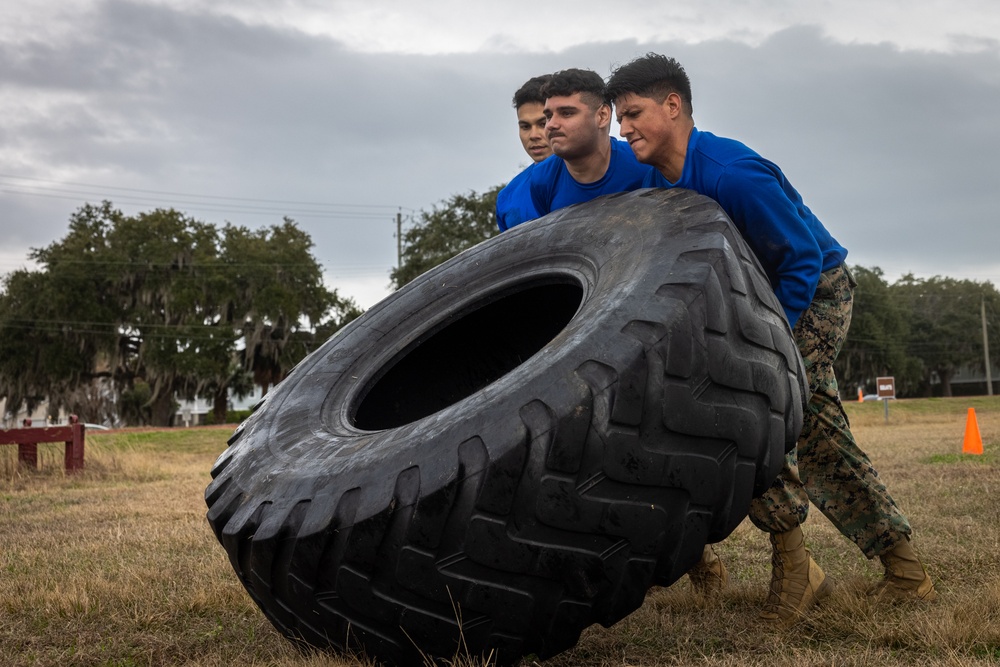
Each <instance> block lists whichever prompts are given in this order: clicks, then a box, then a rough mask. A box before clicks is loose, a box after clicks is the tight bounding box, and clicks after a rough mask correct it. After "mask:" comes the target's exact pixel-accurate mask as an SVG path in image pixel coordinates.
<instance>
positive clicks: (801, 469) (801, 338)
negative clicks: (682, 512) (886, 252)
mask: <svg viewBox="0 0 1000 667" xmlns="http://www.w3.org/2000/svg"><path fill="white" fill-rule="evenodd" d="M855 284H856V283H855V282H854V278H853V276H851V274H850V271H849V269H847V267H846V265H842V266H840V267H837V268H835V269H831V270H829V271H827V272H825V273H823V274H822V276H820V281H819V284H818V285H817V286H816V294H815V296H814V297H813V300H812V303H811V304H810V305H809V308H808V309H807V310H806V311H805V312H804V313H803V314H802V316H801V317H800V318H799V320H798V322H797V323H796V325H795V330H794V332H793V333H794V335H795V342H796V344H798V346H799V352H800V353H801V354H802V359H803V360H804V362H805V369H806V376H807V377H808V379H809V389H810V392H811V396H810V398H809V403H808V405H807V409H806V413H805V423H804V424H803V427H802V433H801V435H800V436H799V440H798V443H797V445H796V448H795V449H793V450H792V451H791V452H790V453H789V454H788V455H787V457H786V458H785V466H784V468H782V471H781V474H779V475H778V478H777V479H776V480H775V481H774V483H773V484H772V485H771V486H770V488H768V490H767V491H765V492H764V494H763V495H761V496H760V497H758V498H755V499H754V501H753V503H752V504H751V506H750V520H751V521H753V523H754V525H756V526H757V527H758V528H760V529H761V530H764V531H767V532H769V533H783V532H785V531H788V530H791V529H793V528H795V527H796V526H798V525H800V524H802V523H805V520H806V516H807V515H808V513H809V501H810V500H811V501H812V502H813V504H814V505H816V507H818V508H819V510H820V511H821V512H823V514H825V515H826V516H827V517H828V518H829V519H830V521H832V522H833V524H834V525H835V526H836V527H837V529H838V530H840V532H841V533H843V534H844V535H845V536H846V537H847V538H849V539H850V540H852V541H853V542H854V543H855V544H857V545H858V547H859V548H860V549H861V551H863V552H864V554H865V555H866V556H867V557H868V558H874V557H876V556H878V555H879V554H882V553H884V552H886V551H888V550H889V549H891V548H892V547H893V546H894V545H895V544H896V543H898V542H899V541H900V540H901V539H903V537H909V535H910V532H911V531H910V523H909V521H907V519H906V517H905V516H904V515H903V513H902V512H901V511H900V510H899V508H898V507H897V506H896V503H895V502H894V501H893V499H892V497H891V496H890V495H889V492H888V491H887V490H886V488H885V485H884V484H883V483H882V481H881V480H880V479H879V475H878V472H877V471H876V470H875V468H874V466H872V463H871V461H870V460H869V459H868V455H867V454H865V453H864V452H863V451H862V450H861V448H860V447H858V444H857V442H855V440H854V436H853V435H852V434H851V428H850V423H849V421H848V418H847V415H846V414H845V412H844V407H843V404H842V403H841V401H840V393H839V391H838V388H837V378H836V376H835V375H834V372H833V362H834V360H835V359H836V358H837V355H838V354H840V348H841V346H842V345H843V344H844V339H845V338H846V337H847V329H848V328H849V327H850V325H851V308H852V304H853V300H854V286H855ZM796 459H797V460H796ZM800 476H801V477H800Z"/></svg>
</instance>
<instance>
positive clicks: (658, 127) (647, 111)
mask: <svg viewBox="0 0 1000 667" xmlns="http://www.w3.org/2000/svg"><path fill="white" fill-rule="evenodd" d="M670 101H671V100H670V97H668V98H667V99H666V100H664V101H663V103H662V104H660V103H657V102H656V100H654V99H651V98H649V97H640V96H638V95H633V94H631V93H629V94H626V95H622V96H621V97H619V98H618V99H616V100H615V115H616V118H617V119H618V124H619V125H621V132H620V134H621V136H622V138H623V139H625V140H626V141H628V143H629V146H631V147H632V152H633V153H635V157H636V159H638V160H639V162H642V163H644V164H652V165H653V166H657V167H658V166H661V164H660V163H661V162H662V160H663V159H664V158H665V157H666V155H667V151H669V149H670V145H671V143H670V140H671V137H672V136H673V134H674V132H675V128H676V126H677V123H676V121H675V115H676V114H672V113H671V104H670Z"/></svg>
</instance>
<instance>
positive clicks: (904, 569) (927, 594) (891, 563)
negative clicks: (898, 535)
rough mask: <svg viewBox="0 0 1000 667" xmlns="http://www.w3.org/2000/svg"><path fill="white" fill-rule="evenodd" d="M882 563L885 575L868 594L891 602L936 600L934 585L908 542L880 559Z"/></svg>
mask: <svg viewBox="0 0 1000 667" xmlns="http://www.w3.org/2000/svg"><path fill="white" fill-rule="evenodd" d="M879 560H881V561H882V565H884V566H885V576H884V577H883V578H882V581H880V582H879V583H878V584H877V585H876V586H875V587H874V588H872V589H871V590H870V591H868V594H869V595H875V596H878V597H884V598H886V599H890V600H923V601H925V602H933V601H934V600H936V599H937V591H935V590H934V582H932V581H931V578H930V575H928V574H927V570H926V569H924V566H923V564H922V563H921V562H920V559H919V558H917V554H916V553H915V552H914V551H913V547H912V546H910V540H909V539H906V538H904V539H902V540H901V541H900V542H899V543H898V544H897V545H896V546H894V547H893V548H892V549H890V550H889V551H887V552H885V553H884V554H882V555H881V556H879Z"/></svg>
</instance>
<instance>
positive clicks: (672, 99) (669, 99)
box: [660, 93, 684, 118]
mask: <svg viewBox="0 0 1000 667" xmlns="http://www.w3.org/2000/svg"><path fill="white" fill-rule="evenodd" d="M660 106H662V107H663V110H664V111H665V112H666V113H667V115H668V116H669V117H670V118H680V117H681V116H683V115H684V100H682V99H681V96H680V95H678V94H677V93H669V94H668V95H667V96H666V97H665V98H663V104H661V105H660Z"/></svg>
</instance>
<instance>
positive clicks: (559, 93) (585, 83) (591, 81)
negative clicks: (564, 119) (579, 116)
mask: <svg viewBox="0 0 1000 667" xmlns="http://www.w3.org/2000/svg"><path fill="white" fill-rule="evenodd" d="M573 93H580V97H581V99H583V101H584V102H586V103H587V105H588V106H590V107H591V108H592V109H593V110H595V111H596V110H597V109H598V108H599V107H600V106H601V105H602V104H604V103H605V102H604V79H602V78H601V75H600V74H598V73H597V72H594V71H592V70H589V69H577V68H575V67H574V68H571V69H564V70H561V71H559V72H556V73H555V74H553V75H552V78H551V79H549V82H548V83H546V84H545V85H544V86H542V95H543V96H544V97H545V99H548V98H550V97H564V96H567V95H572V94H573Z"/></svg>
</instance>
